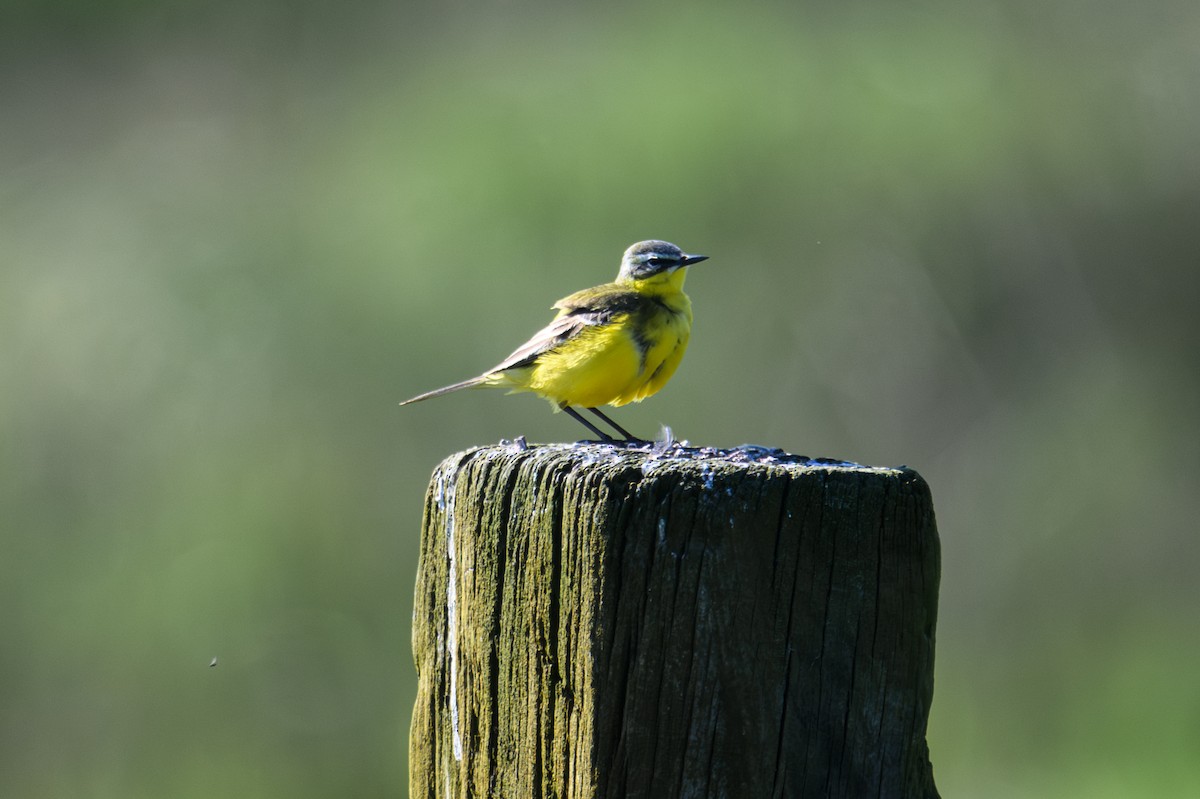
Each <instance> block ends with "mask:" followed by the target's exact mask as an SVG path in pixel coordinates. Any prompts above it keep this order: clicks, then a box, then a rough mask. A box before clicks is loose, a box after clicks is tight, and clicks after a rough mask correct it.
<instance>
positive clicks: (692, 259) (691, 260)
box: [683, 255, 708, 266]
mask: <svg viewBox="0 0 1200 799" xmlns="http://www.w3.org/2000/svg"><path fill="white" fill-rule="evenodd" d="M707 260H708V256H707V255H685V256H683V265H684V266H691V265H692V264H698V263H700V262H701V261H707Z"/></svg>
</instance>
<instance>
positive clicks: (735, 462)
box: [449, 439, 913, 476]
mask: <svg viewBox="0 0 1200 799" xmlns="http://www.w3.org/2000/svg"><path fill="white" fill-rule="evenodd" d="M491 456H500V457H519V458H522V459H524V458H533V459H538V458H545V459H546V460H548V461H558V462H562V461H563V460H568V461H574V462H576V463H577V464H578V465H579V466H581V467H587V466H600V467H603V466H625V467H630V466H632V467H635V468H640V469H641V470H642V472H643V473H645V474H647V475H649V474H650V473H652V472H653V471H655V470H656V469H659V468H666V467H675V468H683V469H688V468H689V467H694V468H699V469H702V470H709V469H714V470H721V471H725V470H743V469H747V468H749V469H754V468H755V467H769V468H775V469H782V470H785V471H787V472H788V473H791V474H793V475H798V474H801V473H811V472H827V473H828V472H840V473H857V474H875V475H896V476H898V475H901V474H905V473H908V474H913V471H912V470H911V469H910V468H908V467H907V466H866V465H863V464H859V463H854V462H851V461H844V460H837V459H835V458H810V457H808V456H806V455H797V454H794V453H790V452H787V451H785V450H782V449H779V448H775V447H764V446H758V445H754V444H742V445H741V446H737V447H727V448H719V447H691V446H687V445H686V443H682V444H681V443H678V442H661V441H657V442H647V443H625V442H618V443H602V442H590V441H580V442H575V443H571V444H529V443H526V442H525V441H524V440H523V439H517V440H516V441H508V440H501V441H500V443H499V444H493V445H489V446H483V447H476V448H473V449H470V450H466V451H464V452H461V453H458V454H457V455H454V456H451V458H450V459H449V460H450V461H461V460H462V459H464V458H478V457H483V458H487V457H491Z"/></svg>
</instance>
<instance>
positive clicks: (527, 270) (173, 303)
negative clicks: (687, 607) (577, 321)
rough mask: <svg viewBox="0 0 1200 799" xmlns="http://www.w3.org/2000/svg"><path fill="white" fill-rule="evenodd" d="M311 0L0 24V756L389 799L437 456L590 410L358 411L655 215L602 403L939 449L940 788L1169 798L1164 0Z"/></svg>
mask: <svg viewBox="0 0 1200 799" xmlns="http://www.w3.org/2000/svg"><path fill="white" fill-rule="evenodd" d="M345 9H346V7H345V6H344V5H343V6H338V5H335V4H321V3H299V4H297V3H291V4H282V3H276V4H255V5H254V6H253V7H249V8H247V7H243V5H242V4H234V3H215V4H214V3H187V2H177V3H168V4H157V3H143V2H133V1H132V0H129V1H128V2H121V3H108V4H99V5H97V4H87V3H73V4H55V5H53V6H51V5H43V4H41V3H37V2H32V0H25V1H24V2H18V3H15V4H10V6H9V8H8V9H7V10H6V12H5V15H6V18H5V25H3V26H0V27H2V29H3V30H2V32H0V38H2V39H3V41H4V42H5V43H6V46H5V47H4V48H3V55H0V67H2V69H0V110H2V114H0V126H2V131H3V136H2V137H0V241H2V242H3V247H2V249H0V379H2V380H3V385H4V387H5V390H4V391H3V392H0V420H2V425H3V427H2V428H0V435H2V439H0V477H2V480H0V501H2V503H3V519H4V533H3V538H2V539H0V540H2V544H0V545H2V547H3V549H2V550H0V606H3V607H4V608H5V612H4V614H3V617H2V618H3V622H2V624H3V627H2V628H0V637H2V639H3V641H4V642H5V643H4V646H3V647H2V648H0V706H2V707H3V708H4V714H3V727H2V728H0V730H2V734H3V740H4V745H3V746H2V747H0V794H3V795H5V796H22V797H32V798H34V799H36V797H59V796H97V797H103V796H113V797H118V796H119V797H123V798H124V797H138V796H145V797H160V796H172V797H187V796H205V797H209V796H222V795H237V796H288V797H302V796H313V797H328V796H381V795H397V794H399V793H402V792H403V790H404V785H405V784H406V777H405V771H404V769H405V762H404V751H405V747H406V739H407V723H408V713H409V703H410V702H411V699H412V695H413V690H414V674H413V670H412V667H411V665H410V664H411V655H410V652H409V642H408V633H409V624H410V609H411V605H410V601H411V591H412V583H413V575H414V572H415V568H416V563H415V558H416V553H417V542H416V536H417V533H418V529H419V524H420V508H421V503H422V492H423V490H424V485H425V480H426V478H427V476H428V473H429V471H430V469H431V468H432V466H433V464H434V463H435V462H436V461H437V460H438V459H440V458H441V457H443V456H445V455H447V454H449V453H450V452H452V451H454V450H457V449H460V448H463V447H466V446H469V445H472V444H476V443H483V442H490V441H496V440H497V439H499V438H501V437H513V436H515V435H518V434H525V435H526V436H528V437H529V438H530V439H531V440H564V439H571V438H574V437H577V436H579V435H580V431H579V430H577V429H576V426H575V424H574V423H573V422H572V421H571V420H570V419H567V418H566V417H565V416H562V415H559V416H553V415H551V414H550V413H549V409H548V408H547V407H546V406H545V404H544V403H542V402H539V401H537V400H535V399H532V398H528V397H516V398H504V397H502V396H499V395H497V394H466V395H459V396H455V397H448V398H446V399H444V400H440V401H438V402H436V403H429V404H428V405H421V406H415V407H412V408H404V409H399V408H397V407H396V406H395V403H396V402H397V401H398V400H400V399H402V398H405V397H407V396H410V395H412V394H414V393H417V392H418V391H421V390H425V389H429V388H432V387H435V386H437V385H441V384H443V383H448V382H452V381H454V380H458V379H462V378H464V377H467V376H469V375H472V374H476V373H478V372H479V371H480V370H481V369H483V368H485V367H487V366H489V365H491V364H492V363H494V362H495V361H496V360H497V359H498V358H500V357H502V356H503V355H505V354H507V352H508V351H509V350H510V349H511V348H512V347H513V346H514V345H516V344H517V343H519V342H520V341H522V340H524V338H525V336H527V335H528V334H529V333H531V332H532V331H533V330H534V329H536V327H537V326H539V325H540V324H542V323H543V322H544V321H545V320H546V319H548V318H549V305H550V304H551V303H552V302H553V301H554V300H555V299H557V298H558V297H560V296H563V295H565V294H567V293H569V292H571V291H573V290H575V289H578V288H581V287H584V286H586V285H591V284H594V283H598V282H601V281H604V280H608V279H610V278H611V277H612V276H613V275H614V274H615V271H616V265H617V261H618V257H619V255H620V252H621V250H622V249H623V248H624V247H625V246H626V245H627V244H629V243H630V242H632V241H635V240H638V239H641V238H648V237H661V238H667V239H670V240H673V241H676V242H678V243H679V244H681V245H682V246H684V247H685V248H688V249H691V250H695V251H698V252H704V253H707V254H709V255H711V256H712V260H711V261H710V262H708V263H706V264H704V265H703V266H701V267H697V268H696V270H695V273H694V274H693V275H692V276H691V277H690V278H689V291H690V293H691V294H692V297H693V300H694V302H695V305H696V309H697V324H696V329H695V336H694V339H693V345H692V350H691V351H690V352H689V355H688V358H687V359H686V360H685V362H684V365H683V368H682V369H681V371H680V373H679V374H678V375H677V376H676V378H675V380H674V381H673V383H672V384H671V386H670V387H669V388H668V389H667V390H666V391H665V392H663V393H662V394H661V395H659V396H657V397H655V398H654V399H653V400H651V401H650V402H648V403H646V404H645V405H644V406H638V407H635V408H629V409H624V410H622V411H620V412H619V414H618V418H619V419H620V420H621V422H622V424H624V425H626V426H627V427H630V428H631V429H632V430H634V431H635V432H639V433H642V434H649V433H652V432H653V431H655V430H656V429H657V427H658V425H659V424H660V423H669V424H670V425H671V426H672V427H673V429H674V431H675V432H676V434H677V435H679V436H680V437H682V438H685V439H689V440H690V441H692V442H693V443H702V444H714V445H731V444H739V443H743V442H753V443H760V444H767V445H772V446H783V447H786V448H788V449H790V450H793V451H797V452H802V453H806V454H809V455H812V456H834V457H844V458H851V459H855V460H859V461H863V462H871V463H881V464H896V463H908V464H910V465H912V466H914V467H916V468H917V469H918V470H920V471H921V472H922V473H923V474H924V475H925V477H926V478H927V479H928V480H929V482H930V483H931V485H932V486H933V489H934V494H935V499H936V501H937V503H938V512H939V523H940V528H941V531H942V537H943V548H944V577H943V584H942V605H941V618H940V624H939V641H938V643H939V647H938V669H937V691H936V694H935V703H934V707H933V715H932V719H931V724H930V743H931V748H932V752H931V754H932V759H933V762H934V767H935V773H936V775H937V779H938V782H939V785H940V786H941V789H942V791H943V793H944V794H945V795H947V796H955V795H970V796H977V797H978V796H1087V797H1094V796H1122V797H1129V796H1147V797H1159V796H1170V795H1183V794H1185V793H1187V792H1188V791H1189V790H1192V789H1194V787H1195V785H1196V784H1197V783H1198V782H1200V765H1197V761H1196V759H1195V753H1196V752H1197V751H1200V695H1198V694H1200V692H1198V690H1197V688H1196V681H1195V679H1194V675H1193V674H1192V671H1193V669H1191V667H1190V666H1189V664H1195V663H1196V662H1197V661H1198V659H1200V634H1198V633H1197V628H1196V625H1195V623H1194V618H1193V617H1194V614H1195V608H1196V606H1197V603H1196V600H1197V596H1196V593H1197V592H1196V587H1195V578H1194V571H1195V570H1194V564H1195V563H1196V561H1197V556H1198V555H1200V543H1198V540H1197V537H1196V535H1195V531H1196V521H1195V520H1196V518H1197V511H1198V510H1200V508H1198V507H1197V504H1198V503H1197V499H1196V493H1195V486H1196V485H1197V477H1198V476H1200V475H1198V471H1200V467H1198V466H1197V464H1198V463H1200V458H1198V456H1200V451H1198V450H1200V429H1198V427H1200V426H1198V425H1197V414H1196V410H1195V396H1196V394H1197V389H1198V385H1197V383H1198V378H1200V373H1198V371H1197V369H1196V357H1195V354H1196V352H1197V350H1198V346H1200V340H1198V338H1200V337H1198V335H1197V331H1198V330H1200V326H1198V325H1197V323H1196V321H1195V311H1194V308H1193V307H1192V306H1194V304H1195V297H1196V296H1197V289H1198V283H1200V270H1197V268H1196V267H1197V263H1198V262H1200V259H1198V258H1197V255H1198V254H1200V232H1198V231H1200V227H1197V225H1196V223H1195V216H1196V209H1197V208H1198V207H1200V149H1198V148H1196V147H1195V142H1196V140H1197V137H1198V136H1200V94H1197V93H1196V92H1195V86H1196V85H1197V83H1198V82H1200V58H1198V56H1197V51H1196V48H1195V44H1194V43H1195V41H1196V38H1195V37H1196V33H1197V26H1198V23H1200V11H1198V10H1197V7H1196V6H1195V5H1194V4H1192V3H1185V2H1182V1H1181V0H1180V1H1179V2H1167V3H1163V4H1159V5H1158V6H1155V7H1154V8H1153V9H1149V8H1145V7H1142V6H1128V7H1121V6H1117V5H1113V4H1082V5H1081V4H1078V3H1074V4H1072V3H1066V2H1059V3H1051V4H1044V3H1017V4H1010V5H1006V6H999V5H986V4H985V5H975V6H971V7H962V6H960V5H952V4H947V5H946V6H944V7H942V6H937V5H921V6H916V7H911V6H910V7H906V8H902V9H901V8H895V7H892V6H890V5H888V4H867V5H865V6H857V7H855V8H854V9H841V8H840V7H833V6H830V7H828V8H825V7H822V6H820V5H817V6H813V7H808V8H801V7H797V6H794V5H792V4H778V5H776V4H771V3H765V4H755V5H753V6H739V7H737V8H733V7H732V6H731V7H728V8H727V7H725V6H723V5H720V4H712V5H700V6H696V5H694V4H687V5H680V6H677V7H656V8H654V9H652V10H651V9H646V8H643V7H640V6H636V5H629V6H617V7H613V6H609V7H606V9H605V10H599V9H591V8H588V7H582V6H579V7H564V6H562V5H551V4H517V5H512V4H505V5H493V6H483V5H471V6H467V5H461V4H460V5H454V4H448V5H437V6H430V7H429V8H419V7H417V6H412V5H407V4H389V5H370V4H367V5H361V6H357V7H355V10H354V11H353V12H350V11H347V10H345ZM213 657H217V658H218V659H219V660H218V665H217V666H216V667H212V668H210V667H209V665H208V664H209V662H210V661H211V659H212V658H213Z"/></svg>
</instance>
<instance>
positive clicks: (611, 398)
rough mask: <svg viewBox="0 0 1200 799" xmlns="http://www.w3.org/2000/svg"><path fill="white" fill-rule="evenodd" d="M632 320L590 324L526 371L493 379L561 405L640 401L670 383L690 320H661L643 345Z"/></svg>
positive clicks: (582, 405) (622, 403) (494, 381)
mask: <svg viewBox="0 0 1200 799" xmlns="http://www.w3.org/2000/svg"><path fill="white" fill-rule="evenodd" d="M627 321H628V320H627V319H616V320H613V322H612V323H610V324H606V325H602V326H597V327H593V328H588V329H586V330H584V331H583V332H582V333H581V334H580V335H579V336H577V337H576V338H575V339H573V340H571V341H570V342H567V343H566V344H564V345H562V346H561V347H559V348H558V349H555V350H552V351H550V352H547V353H545V354H543V355H542V356H540V357H539V358H538V359H537V362H536V363H534V364H532V365H531V366H528V367H524V368H522V369H513V370H510V371H507V372H502V373H498V374H496V375H494V376H493V379H492V380H490V381H489V382H491V383H493V384H494V385H501V386H508V387H510V388H512V389H513V390H515V391H532V392H534V393H536V394H538V395H539V396H541V397H544V398H546V399H548V400H550V401H551V402H552V403H554V404H555V405H564V404H565V405H574V406H579V407H584V408H595V407H598V406H600V405H624V404H626V403H629V402H640V401H641V400H643V399H645V398H646V397H649V396H651V395H652V394H654V393H656V392H657V391H658V390H659V389H661V388H662V387H663V386H664V385H666V383H667V381H668V380H669V379H670V378H671V375H672V374H674V372H675V369H676V367H678V366H679V362H680V360H681V359H682V358H683V353H684V351H685V350H686V349H687V342H688V334H689V330H690V327H691V326H690V324H688V322H690V320H689V319H687V318H686V317H679V318H676V317H675V316H674V315H670V316H666V317H665V318H662V319H660V320H658V321H659V322H660V324H656V325H654V336H653V340H652V341H650V342H649V346H647V347H645V350H644V351H643V348H642V347H641V346H639V345H638V342H637V341H636V340H635V338H634V337H633V335H631V334H630V332H629V330H628V326H627V325H626V324H625V322H627Z"/></svg>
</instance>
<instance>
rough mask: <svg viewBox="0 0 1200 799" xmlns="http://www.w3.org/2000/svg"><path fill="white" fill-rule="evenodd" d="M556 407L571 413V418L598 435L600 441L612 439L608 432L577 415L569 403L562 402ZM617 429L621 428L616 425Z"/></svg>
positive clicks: (577, 412)
mask: <svg viewBox="0 0 1200 799" xmlns="http://www.w3.org/2000/svg"><path fill="white" fill-rule="evenodd" d="M558 407H560V408H562V409H563V410H564V411H566V412H567V413H569V414H571V418H573V419H574V420H575V421H577V422H579V423H580V424H581V425H583V426H584V427H586V428H587V429H588V430H591V431H592V432H593V433H595V434H596V435H597V436H599V437H600V440H601V441H612V440H613V437H612V436H610V435H609V434H608V433H605V432H604V431H603V430H601V429H600V428H599V427H596V425H594V424H592V423H591V422H589V421H588V420H587V419H584V418H583V417H582V416H580V415H579V411H577V410H575V409H574V408H572V407H571V406H570V405H566V404H563V405H560V406H558ZM614 427H615V425H614ZM617 429H618V430H620V429H621V428H619V427H618V428H617Z"/></svg>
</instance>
